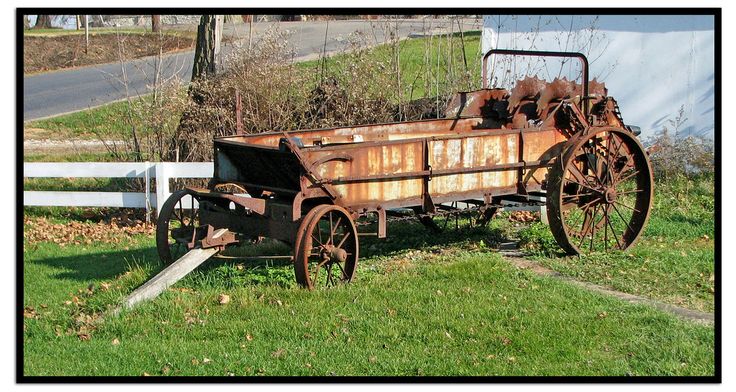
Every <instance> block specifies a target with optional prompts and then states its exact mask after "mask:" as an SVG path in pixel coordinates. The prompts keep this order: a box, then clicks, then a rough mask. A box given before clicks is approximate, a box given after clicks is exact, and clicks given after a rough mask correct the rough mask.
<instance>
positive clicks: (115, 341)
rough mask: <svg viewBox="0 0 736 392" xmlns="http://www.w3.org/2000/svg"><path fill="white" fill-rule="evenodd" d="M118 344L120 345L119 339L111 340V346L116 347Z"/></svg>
mask: <svg viewBox="0 0 736 392" xmlns="http://www.w3.org/2000/svg"><path fill="white" fill-rule="evenodd" d="M118 344H120V339H118V338H115V339H113V340H112V345H113V346H117V345H118Z"/></svg>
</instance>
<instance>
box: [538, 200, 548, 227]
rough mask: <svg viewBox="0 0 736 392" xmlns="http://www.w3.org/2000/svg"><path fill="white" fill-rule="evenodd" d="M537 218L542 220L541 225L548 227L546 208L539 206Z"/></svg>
mask: <svg viewBox="0 0 736 392" xmlns="http://www.w3.org/2000/svg"><path fill="white" fill-rule="evenodd" d="M539 218H540V219H541V220H542V223H544V224H545V225H547V226H549V219H547V206H546V205H544V206H541V207H539Z"/></svg>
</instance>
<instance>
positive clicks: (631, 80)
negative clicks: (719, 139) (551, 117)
mask: <svg viewBox="0 0 736 392" xmlns="http://www.w3.org/2000/svg"><path fill="white" fill-rule="evenodd" d="M713 24H714V21H713V17H712V16H651V15H647V16H635V15H632V16H628V15H622V16H616V15H606V16H601V17H595V16H556V17H554V16H553V17H550V16H510V15H488V16H485V17H484V29H483V44H482V47H483V53H485V52H486V51H487V50H489V49H490V48H491V47H493V46H495V47H498V48H508V49H534V50H555V51H563V50H568V51H580V52H583V53H585V54H586V55H587V56H588V57H589V60H590V61H591V71H590V75H591V78H593V77H596V76H598V77H599V80H603V81H604V82H605V83H606V86H607V87H608V92H609V95H611V96H613V97H615V98H616V100H617V101H618V102H619V106H620V107H621V113H622V115H623V118H624V121H626V123H627V124H632V125H639V126H641V127H642V134H643V137H644V138H645V139H646V137H648V136H651V135H653V134H654V132H656V131H658V130H661V129H662V127H663V126H664V125H667V124H668V121H667V120H668V119H674V118H675V117H676V116H677V113H678V111H679V109H680V107H683V108H684V110H685V117H687V121H685V122H684V123H683V125H682V126H681V128H680V134H681V135H689V134H693V135H702V136H708V137H713V132H714V89H715V82H714V53H715V52H714V49H715V47H714V30H713ZM571 26H572V27H571ZM591 27H592V29H591ZM492 36H493V38H492ZM568 37H569V38H568ZM494 41H495V42H494ZM494 44H495V45H494ZM497 61H500V60H499V59H497ZM550 64H552V63H550V62H548V63H547V65H548V67H547V68H550V66H549V65H550ZM551 68H552V69H553V72H550V73H548V72H537V71H533V72H532V73H536V74H537V75H538V76H539V77H542V78H544V79H550V80H551V78H553V77H554V76H556V75H557V73H556V70H558V69H559V65H556V64H554V65H552V66H551ZM495 72H496V75H502V73H501V72H499V70H498V69H496V71H495ZM518 72H519V71H518V70H517V73H518ZM563 75H564V73H563ZM504 87H506V86H504Z"/></svg>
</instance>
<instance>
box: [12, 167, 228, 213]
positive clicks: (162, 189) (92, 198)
mask: <svg viewBox="0 0 736 392" xmlns="http://www.w3.org/2000/svg"><path fill="white" fill-rule="evenodd" d="M213 172H214V164H213V163H212V162H141V163H137V162H136V163H133V162H24V163H23V177H24V178H144V179H145V184H146V191H145V192H73V191H24V192H23V205H25V206H64V207H129V208H145V209H146V212H147V214H146V215H147V216H148V215H149V214H148V213H150V212H151V210H152V209H153V208H152V207H153V206H156V212H157V213H158V211H159V210H160V209H161V206H162V205H163V204H164V202H165V201H166V199H167V198H168V197H169V195H170V194H171V193H170V192H169V179H170V178H211V177H212V174H213ZM151 178H155V179H156V192H155V193H152V192H151V191H150V189H151Z"/></svg>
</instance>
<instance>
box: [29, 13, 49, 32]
mask: <svg viewBox="0 0 736 392" xmlns="http://www.w3.org/2000/svg"><path fill="white" fill-rule="evenodd" d="M51 17H52V15H38V18H37V19H36V25H35V26H33V28H34V29H50V28H51Z"/></svg>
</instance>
